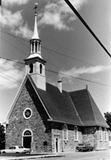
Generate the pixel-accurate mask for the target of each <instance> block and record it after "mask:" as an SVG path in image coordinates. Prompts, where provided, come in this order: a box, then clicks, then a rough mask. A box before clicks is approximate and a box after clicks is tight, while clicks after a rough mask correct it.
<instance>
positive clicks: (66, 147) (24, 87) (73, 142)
mask: <svg viewBox="0 0 111 160" xmlns="http://www.w3.org/2000/svg"><path fill="white" fill-rule="evenodd" d="M35 8H37V4H35ZM24 62H25V68H26V75H25V78H24V79H23V82H22V84H21V86H20V88H19V90H18V92H17V95H16V97H15V99H14V102H13V105H12V106H11V110H10V112H9V114H8V124H7V127H6V148H9V147H12V146H15V145H18V146H24V147H26V148H31V151H32V152H54V153H55V152H69V151H72V152H75V151H76V146H77V145H78V144H79V143H90V144H91V145H92V146H93V147H94V149H95V150H101V149H107V148H108V125H107V124H106V121H105V120H104V118H103V116H102V114H101V112H100V110H99V108H98V106H97V105H96V103H95V101H94V100H93V98H92V96H91V94H90V92H89V90H88V88H87V87H86V88H85V89H82V90H77V91H73V92H67V91H65V90H63V89H62V81H60V80H59V81H58V86H57V87H56V86H53V85H52V84H49V83H47V80H46V74H45V64H46V61H45V60H44V58H43V57H42V54H41V40H40V37H39V34H38V28H37V11H36V9H35V22H34V32H33V36H32V38H31V40H30V55H29V56H28V57H27V58H26V59H25V60H24Z"/></svg>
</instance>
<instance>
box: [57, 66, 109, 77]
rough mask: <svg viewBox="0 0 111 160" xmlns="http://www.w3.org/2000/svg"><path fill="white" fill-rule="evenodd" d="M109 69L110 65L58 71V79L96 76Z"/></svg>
mask: <svg viewBox="0 0 111 160" xmlns="http://www.w3.org/2000/svg"><path fill="white" fill-rule="evenodd" d="M109 69H111V65H109V66H102V65H100V66H91V67H81V68H76V67H74V68H72V69H70V70H67V71H60V72H59V76H60V78H63V77H65V78H70V77H71V76H73V77H79V76H80V75H82V74H96V73H99V72H103V71H106V70H109Z"/></svg>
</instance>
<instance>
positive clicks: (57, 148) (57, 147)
mask: <svg viewBox="0 0 111 160" xmlns="http://www.w3.org/2000/svg"><path fill="white" fill-rule="evenodd" d="M55 141H56V142H55V143H56V144H55V145H56V152H58V150H59V146H58V138H56V140H55Z"/></svg>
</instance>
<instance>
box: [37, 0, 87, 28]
mask: <svg viewBox="0 0 111 160" xmlns="http://www.w3.org/2000/svg"><path fill="white" fill-rule="evenodd" d="M86 2H87V0H71V3H72V4H73V5H74V7H75V8H76V9H77V10H79V9H80V8H81V6H82V5H83V4H84V3H86ZM39 17H40V21H39V24H40V25H42V26H43V25H44V26H45V25H50V26H53V27H54V28H55V29H58V30H70V29H72V28H71V27H70V26H69V23H70V22H72V21H73V20H75V19H76V17H75V16H74V14H73V12H72V10H71V9H70V8H69V6H67V4H66V3H65V2H64V1H63V0H58V1H56V0H53V2H52V1H51V0H49V1H48V2H47V3H46V5H45V7H44V9H43V11H42V12H41V13H40V14H39Z"/></svg>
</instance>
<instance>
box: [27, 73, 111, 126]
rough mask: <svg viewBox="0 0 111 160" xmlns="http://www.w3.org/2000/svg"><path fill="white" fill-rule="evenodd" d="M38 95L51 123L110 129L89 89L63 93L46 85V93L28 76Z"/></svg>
mask: <svg viewBox="0 0 111 160" xmlns="http://www.w3.org/2000/svg"><path fill="white" fill-rule="evenodd" d="M27 78H28V79H29V81H30V82H31V84H32V86H33V88H34V89H35V91H36V93H37V94H38V95H39V96H40V99H41V100H42V102H43V104H44V107H45V110H46V111H47V113H48V114H49V115H50V120H51V121H56V122H61V123H67V124H73V125H78V126H101V127H108V125H107V124H106V121H105V120H104V118H103V116H102V114H101V112H100V111H99V109H98V107H97V105H96V104H95V102H94V100H93V98H92V97H91V95H90V93H89V91H88V90H87V89H84V90H79V91H74V92H66V91H63V92H62V93H61V92H60V91H59V89H58V88H57V87H55V86H53V85H51V84H48V83H46V91H44V90H41V89H39V88H37V87H36V85H35V83H34V81H33V79H32V78H31V76H29V75H28V76H27Z"/></svg>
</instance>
